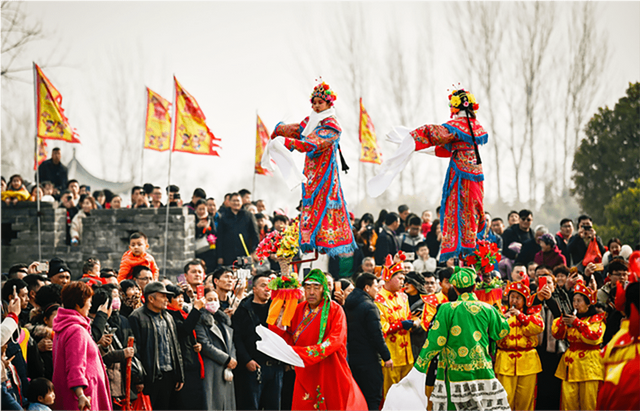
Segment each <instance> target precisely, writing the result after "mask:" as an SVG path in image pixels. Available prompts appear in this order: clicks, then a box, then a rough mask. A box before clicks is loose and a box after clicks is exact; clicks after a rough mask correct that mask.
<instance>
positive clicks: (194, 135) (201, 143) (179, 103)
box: [172, 77, 220, 156]
mask: <svg viewBox="0 0 640 411" xmlns="http://www.w3.org/2000/svg"><path fill="white" fill-rule="evenodd" d="M173 81H174V83H175V87H176V89H175V96H176V119H175V126H174V127H175V129H174V134H175V139H174V142H173V149H172V151H182V152H184V153H193V154H205V155H211V156H219V154H218V152H217V151H216V150H215V149H216V148H220V146H219V145H218V143H217V142H218V141H220V139H219V138H216V137H215V136H214V135H213V133H212V132H211V130H209V127H208V126H207V123H206V122H205V120H206V117H205V116H204V113H203V112H202V110H201V109H200V105H199V104H198V102H197V101H196V99H195V98H193V96H192V95H191V94H189V93H188V92H187V91H186V90H185V89H184V88H182V86H181V85H180V83H178V80H177V79H176V78H175V77H174V78H173Z"/></svg>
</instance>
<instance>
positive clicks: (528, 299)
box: [505, 281, 534, 307]
mask: <svg viewBox="0 0 640 411" xmlns="http://www.w3.org/2000/svg"><path fill="white" fill-rule="evenodd" d="M511 291H513V292H516V293H518V294H520V295H521V296H523V297H524V304H525V306H526V307H530V306H531V304H532V303H533V298H534V296H533V295H531V291H530V290H529V286H528V285H527V284H525V283H524V281H514V282H512V283H509V284H508V285H507V288H506V289H505V292H506V293H507V295H509V293H510V292H511Z"/></svg>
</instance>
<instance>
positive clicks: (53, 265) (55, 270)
mask: <svg viewBox="0 0 640 411" xmlns="http://www.w3.org/2000/svg"><path fill="white" fill-rule="evenodd" d="M64 272H68V273H69V274H71V270H70V269H69V267H68V266H67V264H66V263H65V262H64V260H63V259H62V258H58V257H54V258H52V259H51V260H50V261H49V272H48V273H47V277H49V278H51V277H53V276H54V275H56V274H60V273H64Z"/></svg>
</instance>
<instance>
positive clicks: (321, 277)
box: [302, 268, 331, 344]
mask: <svg viewBox="0 0 640 411" xmlns="http://www.w3.org/2000/svg"><path fill="white" fill-rule="evenodd" d="M305 284H320V285H322V287H323V290H322V299H323V300H324V305H323V306H322V313H321V314H320V334H319V335H318V344H321V343H322V338H323V337H324V332H325V330H326V329H327V321H328V318H329V309H330V308H331V292H330V291H329V284H328V282H327V275H326V274H325V273H323V272H322V270H320V269H318V268H314V269H313V270H311V271H309V274H307V276H306V277H304V280H303V281H302V285H305Z"/></svg>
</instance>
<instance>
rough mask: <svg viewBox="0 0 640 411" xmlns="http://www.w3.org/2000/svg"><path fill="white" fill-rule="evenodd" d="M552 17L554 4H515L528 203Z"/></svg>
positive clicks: (533, 184) (531, 194)
mask: <svg viewBox="0 0 640 411" xmlns="http://www.w3.org/2000/svg"><path fill="white" fill-rule="evenodd" d="M554 14H555V5H554V4H552V3H544V2H532V3H519V4H518V5H517V6H516V10H515V12H514V15H515V20H516V22H517V31H516V33H515V44H514V46H515V47H514V48H513V49H512V50H513V51H514V52H515V53H516V64H517V70H518V72H519V79H518V80H519V81H520V86H521V87H522V88H521V91H522V92H523V93H522V99H521V100H520V101H522V102H523V105H524V117H523V119H524V124H523V128H524V141H525V143H526V145H527V148H528V154H529V160H530V169H529V176H528V177H529V201H530V202H531V203H532V204H535V201H536V188H537V187H536V186H537V178H536V169H535V161H534V153H535V145H536V144H535V143H536V141H539V140H540V139H538V138H537V137H538V136H537V135H536V132H537V127H538V124H537V122H538V121H539V120H538V117H537V111H538V109H539V107H540V103H541V100H542V98H541V97H542V91H543V87H542V83H543V79H544V78H545V74H547V71H546V68H547V67H546V66H547V65H546V63H547V61H548V60H549V57H550V56H549V53H548V47H549V43H550V39H551V34H552V32H553V28H554V25H555V18H554ZM516 101H517V100H516ZM521 159H522V158H521ZM514 160H515V159H514ZM517 166H518V165H517V164H516V167H517Z"/></svg>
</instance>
